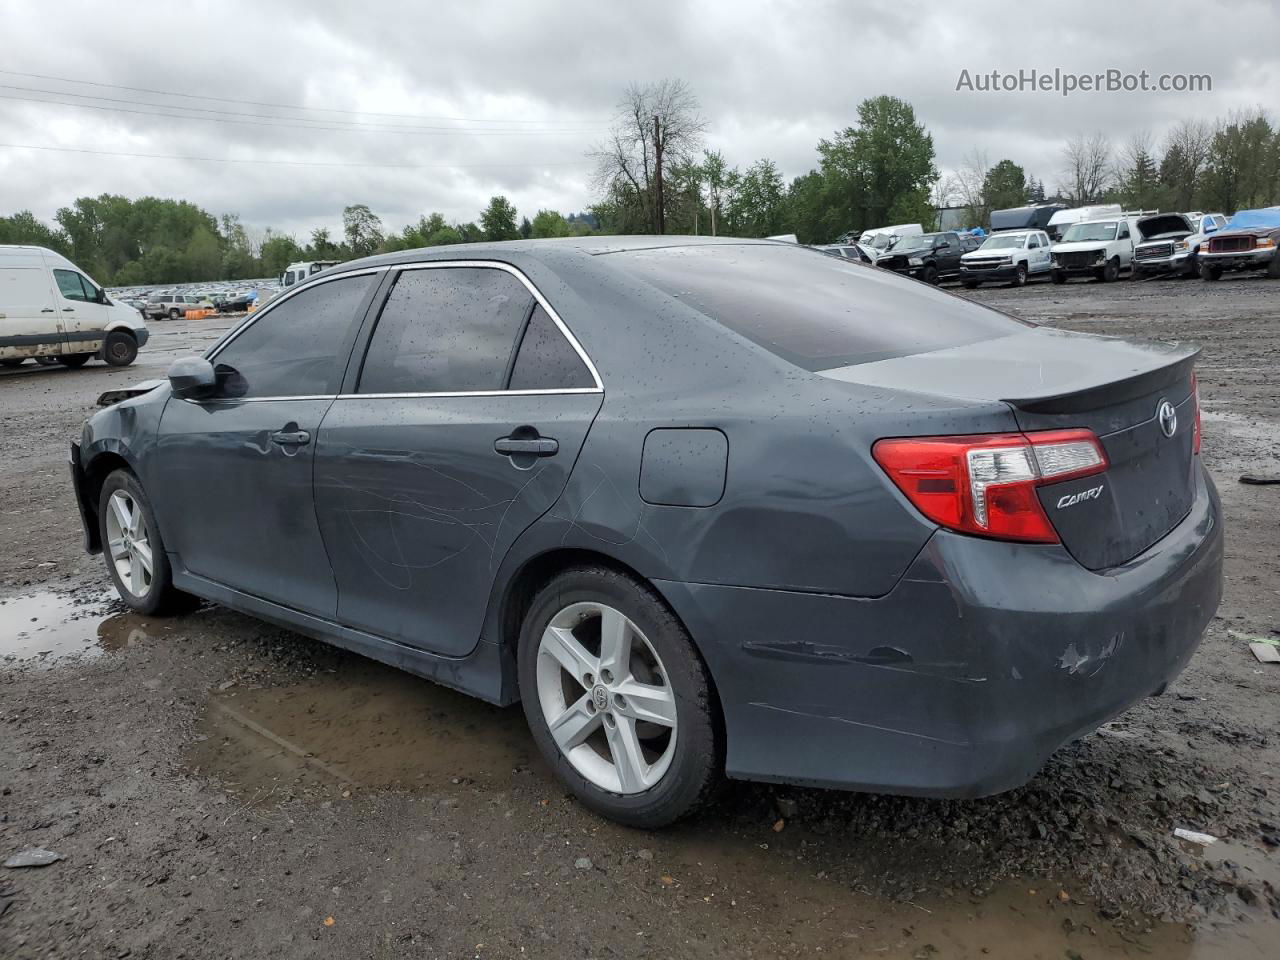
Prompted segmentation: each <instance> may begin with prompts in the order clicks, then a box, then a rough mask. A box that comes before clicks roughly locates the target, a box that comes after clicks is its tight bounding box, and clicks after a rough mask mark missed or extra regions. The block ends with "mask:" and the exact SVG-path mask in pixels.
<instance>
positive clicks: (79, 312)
mask: <svg viewBox="0 0 1280 960" xmlns="http://www.w3.org/2000/svg"><path fill="white" fill-rule="evenodd" d="M149 335H150V334H149V332H148V330H147V324H146V321H145V320H144V319H143V318H141V317H140V316H139V315H138V312H137V311H136V310H135V309H134V308H133V307H130V306H127V305H125V304H123V303H117V302H116V301H114V300H112V299H111V298H110V297H108V296H107V294H106V291H104V290H103V289H102V287H100V286H98V284H96V283H94V281H93V280H91V279H90V278H89V277H88V275H87V274H85V272H84V271H83V270H81V269H80V268H79V267H77V266H76V265H75V264H74V263H72V262H71V261H70V260H68V259H67V258H66V257H64V256H62V255H61V254H59V253H55V252H54V251H52V250H47V249H45V248H44V247H34V246H25V245H3V246H0V365H2V366H6V367H16V366H19V365H20V364H22V363H24V362H25V361H26V360H27V359H29V358H31V359H35V360H36V361H37V362H46V363H53V362H57V363H61V364H62V365H63V366H67V367H82V366H84V365H85V364H86V363H88V362H89V361H90V360H91V359H93V358H94V357H100V358H101V359H103V360H105V361H106V362H107V363H109V364H111V365H112V366H114V367H123V366H128V365H129V364H131V363H133V361H134V359H135V358H136V357H137V356H138V348H139V347H141V346H142V345H143V344H144V343H146V342H147V338H148V336H149Z"/></svg>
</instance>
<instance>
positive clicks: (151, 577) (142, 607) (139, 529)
mask: <svg viewBox="0 0 1280 960" xmlns="http://www.w3.org/2000/svg"><path fill="white" fill-rule="evenodd" d="M98 534H99V536H101V538H102V557H103V559H104V560H105V561H106V564H107V573H108V574H109V575H110V576H111V582H112V583H113V584H115V588H116V592H117V593H119V594H120V599H121V600H123V601H124V602H125V603H126V604H127V605H128V606H129V608H130V609H131V610H135V611H137V612H138V613H142V614H146V615H147V616H167V615H170V614H176V613H186V612H188V611H190V610H194V609H195V608H196V607H197V606H198V605H199V603H200V601H199V599H198V598H196V597H193V596H192V595H191V594H189V593H183V592H182V591H181V590H179V589H177V588H176V587H175V586H174V585H173V569H172V568H171V567H170V566H169V556H168V554H166V553H165V550H164V541H163V540H162V539H161V538H160V528H159V527H158V526H157V525H156V517H155V513H154V512H153V511H152V509H151V501H150V500H148V499H147V495H146V493H145V492H144V491H143V489H142V484H141V483H139V482H138V478H137V477H135V476H134V475H133V474H132V473H130V472H129V471H128V470H116V471H114V472H113V473H111V474H110V475H109V476H108V477H107V479H106V481H105V482H104V483H103V484H102V490H101V492H100V493H99V494H98Z"/></svg>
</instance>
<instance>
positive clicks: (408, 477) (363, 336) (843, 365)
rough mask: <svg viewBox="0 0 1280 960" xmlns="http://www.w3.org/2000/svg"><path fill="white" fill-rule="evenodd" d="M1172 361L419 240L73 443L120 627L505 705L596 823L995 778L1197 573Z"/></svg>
mask: <svg viewBox="0 0 1280 960" xmlns="http://www.w3.org/2000/svg"><path fill="white" fill-rule="evenodd" d="M1195 357H1196V352H1195V351H1194V350H1193V349H1189V348H1186V347H1182V346H1178V345H1167V344H1147V343H1139V342H1129V341H1124V340H1119V339H1111V338H1105V337H1099V336H1090V335H1084V334H1076V333H1068V332H1065V331H1062V330H1051V329H1044V328H1040V327H1037V326H1034V325H1032V324H1026V323H1023V322H1021V321H1018V320H1015V319H1013V318H1010V317H1008V316H1007V315H1004V314H1001V313H998V312H996V311H993V310H990V309H988V308H986V307H983V306H981V305H978V304H975V303H972V302H969V301H967V300H964V299H962V298H959V297H954V296H951V295H948V294H945V293H942V292H940V291H938V290H936V289H934V288H932V287H930V286H927V285H925V284H920V283H913V282H911V281H909V280H907V279H905V278H903V277H900V276H896V275H895V274H893V273H892V272H889V271H884V270H869V269H867V268H866V267H865V266H863V265H861V264H857V263H852V262H849V261H847V260H844V259H842V258H837V257H833V256H829V255H825V254H820V253H817V252H815V251H813V250H810V249H806V248H804V247H800V246H797V245H793V244H779V243H769V242H765V241H749V240H732V239H724V238H721V239H714V238H693V237H681V238H676V237H634V238H628V237H587V238H579V239H574V240H560V241H532V242H523V243H517V244H473V245H468V246H466V247H433V248H429V249H425V250H412V251H405V252H400V253H394V254H387V255H384V256H380V257H375V258H370V259H365V260H358V261H354V262H351V263H346V264H342V265H341V266H339V267H337V268H334V269H332V270H329V271H326V272H325V273H324V274H322V275H319V276H316V277H314V278H308V279H306V280H305V281H303V282H302V283H300V284H296V285H294V286H293V287H291V288H290V289H288V290H287V291H285V292H284V293H282V294H281V295H279V296H278V297H276V298H275V299H274V300H273V301H271V302H270V303H269V304H267V305H266V306H265V307H264V308H262V309H260V310H259V311H258V312H257V313H255V314H253V315H252V316H250V317H249V318H248V319H247V320H246V321H245V322H244V323H242V324H241V325H240V326H239V327H237V328H236V329H235V330H233V331H232V332H231V333H229V334H228V335H227V336H226V337H225V338H224V339H223V340H222V341H221V342H220V343H218V344H217V345H215V346H214V347H213V348H211V349H210V350H209V351H208V353H207V354H206V355H205V356H203V357H190V358H185V359H181V360H178V361H176V362H175V363H174V364H173V366H172V368H171V370H170V372H169V378H168V381H167V382H165V383H163V384H160V385H156V386H153V387H151V388H150V389H147V388H145V387H144V388H140V389H139V390H137V391H136V392H130V391H125V392H124V393H122V394H120V395H118V396H117V397H113V398H109V399H111V400H117V401H118V402H114V403H112V404H111V405H110V406H107V407H106V408H104V409H102V410H100V411H98V412H97V413H96V414H95V415H94V416H93V417H92V418H91V419H90V420H89V421H88V422H87V423H86V424H85V426H84V430H83V434H82V436H81V437H80V438H79V440H78V441H77V442H75V443H74V444H73V445H72V447H71V465H72V475H73V478H74V486H75V492H76V495H77V499H78V502H79V505H80V511H81V514H82V518H83V521H84V530H85V542H86V546H87V548H88V549H89V551H90V552H94V553H97V552H101V553H102V554H103V555H104V560H105V563H106V568H107V571H108V573H109V575H110V577H111V579H112V580H113V582H114V584H115V586H116V589H117V591H118V592H119V594H120V596H121V598H122V599H123V600H124V602H125V603H126V604H127V605H128V606H129V607H130V608H132V609H133V610H136V611H139V612H141V613H143V614H145V615H148V616H151V615H160V614H166V613H175V612H179V611H182V610H188V609H191V607H192V606H193V605H194V604H195V603H196V602H197V598H204V599H207V600H212V601H214V602H217V603H220V604H223V605H226V606H228V607H232V608H234V609H236V610H240V611H243V612H245V613H248V614H251V615H254V616H257V617H261V618H263V619H266V620H269V621H272V622H275V623H278V624H282V625H285V626H288V627H290V628H292V629H295V630H298V631H301V632H303V633H306V634H309V635H311V636H314V637H317V638H320V639H322V640H325V641H328V642H330V643H333V644H336V645H338V646H341V647H345V648H348V649H350V650H354V651H357V652H359V653H362V654H364V655H366V656H369V657H372V658H373V659H376V660H380V661H383V662H386V663H389V664H393V665H395V666H397V667H400V668H402V669H405V670H408V671H411V672H413V673H415V674H418V675H420V676H423V677H428V678H431V679H434V680H436V681H439V682H441V683H444V684H447V685H449V686H451V687H455V688H457V689H459V690H463V691H466V692H467V693H470V694H473V695H475V696H478V697H482V698H484V699H485V700H488V701H491V702H493V703H497V704H512V703H515V702H517V701H522V702H523V707H524V713H525V716H526V718H527V720H528V723H529V725H530V728H531V730H532V731H533V736H534V739H535V741H536V742H537V744H538V747H539V749H540V750H541V752H542V753H543V755H544V756H545V757H546V759H547V761H548V763H549V764H550V766H551V768H552V769H553V770H554V771H555V773H556V774H557V775H558V776H559V777H560V778H562V779H563V781H564V783H565V784H566V785H567V786H568V788H569V789H570V790H571V791H572V792H573V793H574V794H575V795H576V796H577V797H578V798H580V800H581V801H582V802H583V803H584V804H585V805H587V806H588V807H590V808H591V809H592V810H595V811H598V812H599V813H601V814H603V815H605V816H608V817H611V818H613V819H615V820H618V821H620V822H623V823H626V824H631V825H635V826H641V827H657V826H661V825H664V824H668V823H671V822H672V821H674V820H676V819H678V818H679V817H682V816H684V815H686V814H689V813H690V812H691V811H693V810H696V809H698V808H699V807H700V806H702V805H704V804H705V803H706V802H707V801H708V800H709V799H710V798H712V797H713V796H714V795H715V792H716V787H717V785H718V783H719V782H720V781H721V779H722V777H724V776H726V775H727V776H729V777H734V778H742V779H749V780H766V781H782V782H789V783H800V784H814V785H822V786H828V787H840V788H847V789H853V790H864V791H878V792H886V793H899V794H912V795H922V796H939V797H976V796H982V795H986V794H991V793H996V792H999V791H1003V790H1008V789H1010V788H1013V787H1016V786H1018V785H1020V784H1022V783H1024V782H1026V781H1027V780H1028V779H1029V778H1030V777H1031V776H1032V775H1034V774H1035V772H1036V771H1037V770H1038V769H1039V768H1040V767H1041V765H1042V764H1043V763H1044V762H1045V760H1046V758H1047V757H1048V756H1049V755H1050V754H1051V753H1052V752H1053V751H1055V750H1056V749H1058V748H1059V747H1060V746H1062V745H1063V744H1065V743H1068V742H1070V741H1071V740H1073V739H1076V738H1078V737H1080V736H1082V735H1084V734H1087V733H1089V732H1090V731H1092V730H1094V729H1096V728H1097V727H1098V726H1099V725H1101V724H1103V723H1105V722H1106V721H1108V720H1109V719H1111V718H1112V717H1114V716H1116V715H1117V714H1119V713H1121V712H1123V711H1124V710H1126V709H1128V708H1129V707H1130V706H1131V705H1133V704H1134V703H1136V702H1137V701H1139V700H1141V699H1143V698H1145V697H1148V696H1152V695H1155V694H1159V693H1160V692H1162V691H1163V690H1164V689H1165V688H1166V686H1167V685H1168V684H1169V682H1170V681H1171V680H1172V679H1173V678H1174V677H1176V676H1177V675H1178V673H1179V672H1180V671H1181V670H1182V669H1183V667H1185V666H1186V664H1187V661H1188V660H1189V659H1190V657H1191V656H1192V654H1193V652H1194V651H1195V649H1196V647H1197V645H1198V643H1199V641H1200V638H1201V635H1202V632H1203V630H1204V628H1205V625H1206V624H1207V623H1208V622H1209V620H1210V619H1211V618H1212V617H1213V615H1214V612H1215V610H1216V609H1217V606H1218V603H1219V599H1220V596H1221V589H1222V554H1223V534H1222V512H1221V508H1220V505H1219V502H1218V498H1217V494H1216V492H1215V490H1214V487H1213V484H1212V482H1211V480H1210V478H1209V474H1208V472H1207V471H1206V470H1205V468H1204V466H1203V464H1202V463H1201V458H1200V455H1199V453H1200V415H1199V406H1198V400H1197V392H1196V385H1195V375H1194V372H1193V364H1194V361H1195Z"/></svg>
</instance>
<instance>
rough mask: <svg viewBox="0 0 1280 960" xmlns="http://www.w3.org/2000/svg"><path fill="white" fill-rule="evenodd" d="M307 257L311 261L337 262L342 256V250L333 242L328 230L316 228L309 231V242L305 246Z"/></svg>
mask: <svg viewBox="0 0 1280 960" xmlns="http://www.w3.org/2000/svg"><path fill="white" fill-rule="evenodd" d="M307 256H309V257H310V258H311V259H312V260H337V259H338V258H340V257H341V256H342V248H341V247H339V246H338V245H337V244H336V243H334V242H333V238H332V237H331V236H330V234H329V231H328V229H326V228H325V227H316V228H315V229H314V230H312V231H311V242H310V243H308V244H307Z"/></svg>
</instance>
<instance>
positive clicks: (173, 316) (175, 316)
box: [169, 307, 182, 320]
mask: <svg viewBox="0 0 1280 960" xmlns="http://www.w3.org/2000/svg"><path fill="white" fill-rule="evenodd" d="M169 319H170V320H181V319H182V314H181V313H180V312H179V310H178V308H177V307H171V308H170V310H169Z"/></svg>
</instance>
